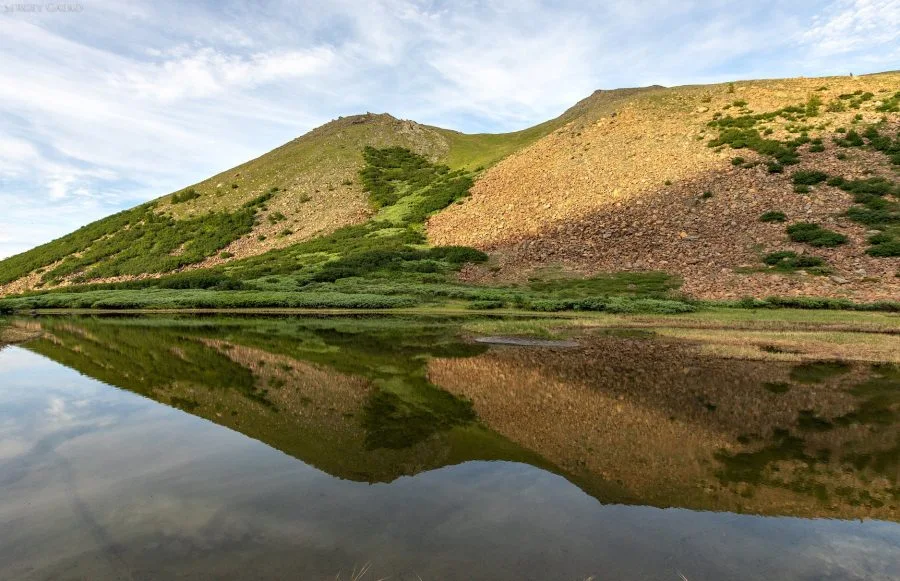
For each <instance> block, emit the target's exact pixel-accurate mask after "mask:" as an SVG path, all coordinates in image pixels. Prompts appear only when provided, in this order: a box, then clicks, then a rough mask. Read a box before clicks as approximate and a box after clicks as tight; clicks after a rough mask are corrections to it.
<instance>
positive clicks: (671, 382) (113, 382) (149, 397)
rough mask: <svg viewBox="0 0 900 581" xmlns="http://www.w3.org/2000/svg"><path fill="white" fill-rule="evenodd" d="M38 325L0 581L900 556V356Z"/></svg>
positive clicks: (640, 573)
mask: <svg viewBox="0 0 900 581" xmlns="http://www.w3.org/2000/svg"><path fill="white" fill-rule="evenodd" d="M20 324H21V325H28V326H31V327H32V328H33V329H34V330H40V331H41V332H42V336H41V337H40V338H38V339H35V340H33V341H30V342H28V343H25V344H22V345H19V346H16V347H6V348H4V349H2V350H0V578H3V579H161V578H188V579H190V578H197V579H201V578H203V579H205V578H217V579H226V578H234V579H313V580H318V579H322V580H325V579H335V578H336V576H337V575H338V574H340V577H339V578H340V579H350V578H351V577H352V574H353V570H354V568H355V569H356V570H357V571H359V569H360V568H361V567H363V566H366V565H368V566H369V573H368V574H367V575H365V576H364V577H363V579H381V578H385V577H390V578H391V579H400V580H403V579H410V580H418V579H422V580H424V581H431V580H444V579H491V580H496V579H511V580H523V579H540V580H544V579H561V580H584V579H586V578H589V577H591V576H593V578H594V579H596V580H601V579H602V580H619V579H622V580H632V579H660V580H674V581H679V580H682V579H688V580H690V581H695V580H720V579H767V580H770V579H817V580H818V579H898V578H900V525H898V522H900V485H898V479H900V424H898V421H897V418H898V414H900V369H898V368H897V367H896V366H891V365H884V364H873V363H865V364H861V363H840V362H830V363H818V364H804V365H798V364H792V363H787V362H774V361H765V362H764V361H736V360H726V359H720V358H717V357H713V356H710V355H703V354H701V351H700V350H699V348H698V347H697V345H695V344H690V343H687V342H677V341H674V340H670V339H669V340H666V339H662V338H660V337H656V336H654V335H653V334H651V333H645V332H640V333H639V332H624V333H623V332H606V333H597V334H594V335H592V336H590V337H585V338H581V339H579V340H578V343H579V345H578V346H577V347H562V346H546V345H544V346H521V345H494V344H485V343H477V342H474V341H472V337H471V336H469V337H468V338H465V337H466V334H465V333H461V332H460V324H461V323H460V321H454V320H446V319H427V320H412V319H402V318H387V319H374V318H366V319H348V318H331V319H328V318H245V319H240V318H230V319H229V318H179V319H175V318H74V317H65V318H62V317H60V318H44V319H36V320H27V321H21V322H20Z"/></svg>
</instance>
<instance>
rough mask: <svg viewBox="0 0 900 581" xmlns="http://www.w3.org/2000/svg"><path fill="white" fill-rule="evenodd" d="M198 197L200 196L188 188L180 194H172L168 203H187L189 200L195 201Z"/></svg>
mask: <svg viewBox="0 0 900 581" xmlns="http://www.w3.org/2000/svg"><path fill="white" fill-rule="evenodd" d="M199 197H200V194H198V193H197V191H196V190H194V188H188V189H186V190H183V191H181V192H177V193H175V194H172V198H171V200H170V201H171V203H172V204H183V203H184V202H187V201H190V200H196V199H197V198H199Z"/></svg>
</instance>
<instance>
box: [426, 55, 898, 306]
mask: <svg viewBox="0 0 900 581" xmlns="http://www.w3.org/2000/svg"><path fill="white" fill-rule="evenodd" d="M898 91H900V74H898V73H896V72H893V73H884V74H878V75H867V76H863V77H832V78H815V79H803V78H797V79H782V80H766V81H745V82H736V83H725V84H719V85H707V86H686V87H675V88H671V89H663V88H658V89H656V90H652V91H647V92H643V93H636V94H633V95H631V96H630V97H629V98H628V99H627V100H626V101H624V102H621V103H619V106H618V107H616V108H615V111H609V110H608V108H607V110H606V111H605V112H603V113H600V112H599V107H597V106H596V105H595V104H594V103H592V102H591V100H590V99H589V100H586V101H585V102H583V103H582V104H581V106H580V114H579V115H575V116H574V117H572V118H571V119H570V120H569V121H568V122H566V123H565V124H564V125H563V126H562V127H560V128H558V129H556V130H554V131H553V132H552V133H550V134H549V135H547V136H546V137H543V138H542V139H540V140H538V141H537V142H535V143H533V144H532V145H530V146H528V147H525V148H523V149H521V150H519V151H518V152H516V153H514V154H512V155H510V156H508V157H506V158H505V159H503V160H502V161H501V162H499V163H498V164H496V165H495V166H493V167H492V168H491V169H489V170H488V171H486V172H485V173H484V174H483V175H482V176H481V178H480V179H479V180H478V181H477V183H476V184H475V186H474V187H473V188H472V190H471V193H472V195H471V196H470V197H469V198H467V199H466V200H465V201H464V203H462V204H457V205H453V206H450V207H448V208H447V209H446V210H444V211H442V212H441V213H439V214H437V215H435V216H433V217H431V219H430V220H429V223H428V236H429V241H430V242H432V243H434V244H461V245H471V246H475V247H477V248H480V249H482V250H488V251H491V252H492V253H493V254H494V255H495V260H494V262H493V263H492V264H489V265H488V267H486V268H484V269H482V271H481V272H473V273H471V277H470V280H481V281H483V282H492V281H509V280H516V279H519V280H521V279H524V278H526V277H528V276H531V275H532V273H533V272H534V271H535V270H536V269H540V268H545V267H554V268H561V269H564V270H570V271H574V272H578V273H581V274H591V273H596V272H603V271H612V270H623V269H624V270H665V271H667V272H670V273H673V274H678V275H681V276H682V277H683V278H684V280H685V286H684V289H683V290H685V291H687V292H688V293H690V294H692V295H694V296H701V297H708V298H740V297H742V296H766V295H770V294H771V295H820V296H837V295H845V296H849V297H852V298H856V299H858V300H879V299H890V298H892V297H893V298H896V297H897V296H900V286H898V281H900V279H898V278H897V276H896V274H897V272H898V268H900V260H898V258H897V255H898V254H897V250H896V249H898V248H900V233H898V232H897V231H896V230H897V229H896V227H895V226H893V225H894V224H896V223H897V221H898V220H900V213H898V208H897V199H898V198H897V195H898V192H900V179H898V175H897V170H898V168H900V165H898V163H897V157H896V152H897V151H898V149H897V148H898V147H900V137H898V135H897V134H898V130H900V115H898V112H897V111H898V106H897V101H898V97H897V95H898V94H900V92H898ZM871 131H875V132H876V133H877V134H878V135H879V137H878V140H880V142H881V143H880V144H879V145H878V147H881V149H878V147H876V142H875V141H873V140H872V139H870V138H868V137H863V136H864V135H867V134H868V133H869V132H871ZM728 132H738V133H740V134H741V135H742V136H743V134H744V133H745V132H753V133H754V134H755V135H756V138H757V142H759V143H757V142H754V144H751V145H750V146H746V140H743V142H741V140H732V141H729V139H727V138H726V139H725V141H718V142H717V141H716V140H717V139H718V138H719V137H720V135H721V134H726V133H728ZM850 135H853V136H854V139H846V136H850ZM885 141H887V145H884V142H885ZM711 142H712V144H714V146H712V147H711V146H710V145H711ZM732 145H734V146H736V147H739V148H738V149H735V148H732ZM785 152H786V153H785ZM773 153H775V154H784V155H782V156H781V157H782V159H781V160H778V159H777V158H776V157H775V156H774V155H772V154H773ZM787 154H790V155H787ZM892 159H893V162H892ZM773 164H774V165H773ZM798 171H805V172H814V171H815V172H822V173H824V174H825V175H826V179H825V180H822V181H820V182H816V183H810V184H799V183H797V179H798V178H795V175H794V174H795V173H796V172H798ZM832 178H834V179H837V178H844V179H845V180H862V179H870V178H879V179H883V180H886V182H888V183H893V194H891V193H890V192H891V189H890V188H888V189H886V190H882V191H877V192H866V195H868V194H870V193H871V194H874V195H876V196H879V197H880V200H874V199H872V200H870V202H871V203H870V204H868V206H867V210H866V211H867V212H868V211H872V212H882V213H883V214H882V216H881V217H880V218H877V217H876V216H874V215H873V214H872V213H871V212H869V215H868V216H862V215H861V214H860V213H859V212H857V214H856V215H855V216H853V215H848V211H849V210H850V208H851V206H853V205H854V203H857V204H858V203H859V202H860V199H859V198H860V197H862V196H861V192H860V191H850V188H846V187H841V185H839V184H838V183H836V182H832V181H831V179H832ZM804 179H806V180H810V179H811V180H813V181H815V180H816V179H817V178H816V177H815V176H814V175H812V176H806V177H805V178H804ZM800 181H803V179H800ZM798 185H800V186H801V187H800V188H796V186H798ZM803 186H805V187H803ZM876 206H878V208H876ZM857 210H859V208H857ZM766 212H780V213H781V214H784V216H783V217H782V218H781V219H782V221H778V219H779V218H778V216H777V215H776V216H775V220H773V221H770V222H763V221H761V217H762V215H763V214H765V213H766ZM795 222H810V223H816V224H819V225H821V226H823V227H827V228H829V229H831V230H834V231H836V232H838V233H839V234H841V235H842V236H845V237H846V238H847V240H846V241H845V242H841V243H840V244H837V245H836V246H834V247H827V246H821V245H820V246H815V245H809V244H804V243H802V242H801V243H799V244H798V243H797V242H798V241H797V240H793V239H791V238H790V237H789V236H788V235H787V234H788V233H787V232H786V227H787V226H790V225H792V223H795ZM879 232H881V233H882V235H881V238H879V240H880V243H885V242H887V243H888V245H886V246H882V247H881V248H880V253H878V254H876V253H875V252H874V251H871V249H870V245H871V244H872V242H871V241H870V239H871V238H872V237H873V236H874V235H875V234H877V233H879ZM775 251H791V252H795V253H797V254H806V253H812V254H814V255H815V256H816V257H817V258H818V259H821V260H822V261H823V263H824V264H825V265H826V266H825V267H824V268H823V272H824V271H825V270H828V272H827V273H826V274H829V275H832V276H834V277H836V279H835V278H830V277H829V276H818V277H814V278H810V277H807V278H803V277H802V275H801V276H800V277H794V278H790V277H786V276H784V275H785V273H784V272H779V273H777V274H776V273H770V272H757V273H751V272H748V271H749V270H754V269H755V270H761V271H765V270H767V265H765V264H764V262H763V259H764V257H765V255H766V254H768V253H770V252H775ZM807 266H813V265H807ZM769 270H771V269H769ZM782 270H783V269H782ZM794 270H802V268H798V269H794ZM868 279H875V280H876V281H877V282H875V283H873V284H869V283H867V282H866V280H868Z"/></svg>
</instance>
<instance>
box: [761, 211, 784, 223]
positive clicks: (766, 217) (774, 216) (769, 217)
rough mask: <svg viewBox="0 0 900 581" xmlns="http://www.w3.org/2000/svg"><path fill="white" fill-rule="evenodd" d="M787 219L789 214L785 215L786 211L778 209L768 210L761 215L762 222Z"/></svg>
mask: <svg viewBox="0 0 900 581" xmlns="http://www.w3.org/2000/svg"><path fill="white" fill-rule="evenodd" d="M785 220H787V216H785V214H784V212H779V211H777V210H773V211H770V212H766V213H765V214H763V215H762V216H760V217H759V221H760V222H784V221H785Z"/></svg>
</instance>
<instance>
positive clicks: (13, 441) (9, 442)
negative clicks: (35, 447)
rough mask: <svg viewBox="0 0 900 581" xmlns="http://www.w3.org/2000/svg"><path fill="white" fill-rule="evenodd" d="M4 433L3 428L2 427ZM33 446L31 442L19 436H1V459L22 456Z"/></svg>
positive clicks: (0, 432)
mask: <svg viewBox="0 0 900 581" xmlns="http://www.w3.org/2000/svg"><path fill="white" fill-rule="evenodd" d="M0 434H2V428H0ZM29 448H31V444H30V443H28V442H27V441H26V440H22V439H19V438H7V437H3V436H0V461H3V460H9V459H10V458H15V457H17V456H21V455H22V454H24V453H25V452H27V451H28V450H29Z"/></svg>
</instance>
